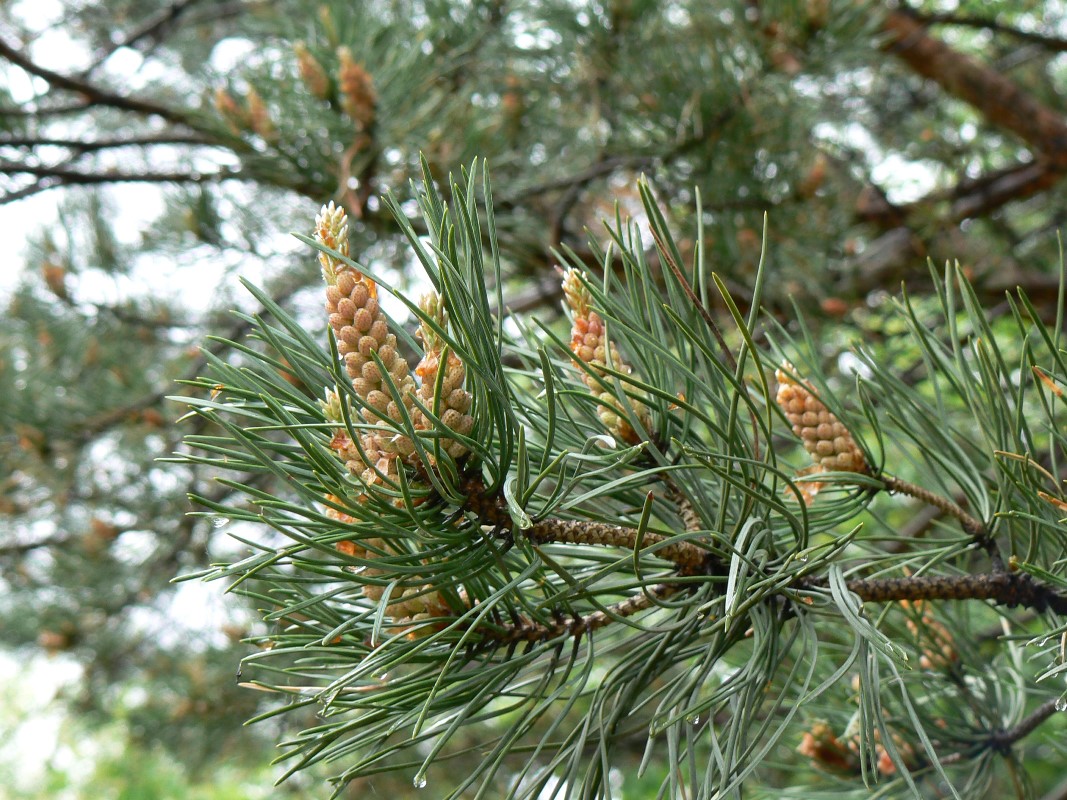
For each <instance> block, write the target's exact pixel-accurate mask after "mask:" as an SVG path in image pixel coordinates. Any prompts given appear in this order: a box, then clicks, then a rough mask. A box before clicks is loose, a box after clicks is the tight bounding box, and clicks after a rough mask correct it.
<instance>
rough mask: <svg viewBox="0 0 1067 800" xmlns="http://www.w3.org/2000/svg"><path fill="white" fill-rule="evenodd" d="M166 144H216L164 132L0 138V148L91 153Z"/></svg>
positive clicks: (186, 135) (181, 134)
mask: <svg viewBox="0 0 1067 800" xmlns="http://www.w3.org/2000/svg"><path fill="white" fill-rule="evenodd" d="M168 144H192V145H198V144H202V145H214V146H217V145H218V142H215V141H212V140H211V139H208V138H205V137H203V136H199V135H197V134H189V133H174V132H169V131H164V132H162V133H154V134H150V135H146V136H129V137H119V138H114V139H95V140H94V139H62V138H49V137H47V136H0V147H65V148H68V149H71V150H79V151H81V152H82V153H92V152H96V151H98V150H110V149H112V148H116V147H150V146H155V145H168Z"/></svg>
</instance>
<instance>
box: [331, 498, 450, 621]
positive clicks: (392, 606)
mask: <svg viewBox="0 0 1067 800" xmlns="http://www.w3.org/2000/svg"><path fill="white" fill-rule="evenodd" d="M327 500H329V501H331V502H333V503H338V504H339V503H340V502H341V500H340V498H338V497H335V496H332V495H331V496H329V497H327ZM326 516H328V517H330V518H331V519H335V520H337V521H338V522H344V523H351V522H355V521H356V518H355V517H352V516H351V515H349V514H345V513H344V512H343V511H337V510H336V509H334V508H330V507H327V509H326ZM337 549H338V551H340V552H342V553H344V554H345V555H347V556H352V557H353V558H359V559H366V560H368V561H373V560H374V559H376V558H378V557H379V556H380V551H382V550H385V549H386V544H385V541H384V540H383V539H362V540H360V542H354V541H352V540H345V541H342V542H338V543H337ZM360 574H361V575H363V576H365V577H368V578H382V577H384V576H386V575H387V574H388V573H387V571H386V570H384V569H379V568H378V567H372V566H367V567H364V568H363V569H362V571H361V573H360ZM363 596H364V597H366V598H368V599H369V600H372V601H374V602H375V603H378V602H381V600H382V598H383V597H384V596H385V586H384V585H381V584H377V583H364V584H363ZM385 613H386V614H388V615H389V616H390V617H392V619H393V623H394V625H395V626H396V627H398V628H402V629H403V628H408V627H410V626H413V625H418V624H419V623H420V622H423V621H425V620H428V619H432V618H435V617H450V616H452V609H451V608H450V607H449V605H448V603H446V602H445V600H444V598H443V597H441V595H440V593H439V592H437V591H436V590H435V589H433V587H431V586H430V585H429V584H427V585H424V586H412V587H409V588H406V589H400V588H399V587H397V588H395V589H394V590H393V593H392V594H391V595H390V596H389V603H388V605H387V606H386V607H385ZM430 630H432V629H431V628H426V627H420V628H418V629H417V630H416V631H414V632H413V634H412V635H419V634H420V633H428V632H430Z"/></svg>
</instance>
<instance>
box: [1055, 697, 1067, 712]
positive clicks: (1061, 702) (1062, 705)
mask: <svg viewBox="0 0 1067 800" xmlns="http://www.w3.org/2000/svg"><path fill="white" fill-rule="evenodd" d="M1056 710H1057V711H1067V697H1059V698H1057V699H1056Z"/></svg>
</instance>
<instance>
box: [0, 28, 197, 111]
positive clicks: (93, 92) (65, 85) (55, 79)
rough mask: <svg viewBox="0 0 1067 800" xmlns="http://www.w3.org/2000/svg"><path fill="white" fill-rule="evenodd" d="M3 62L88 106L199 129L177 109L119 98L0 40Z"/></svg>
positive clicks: (129, 98) (134, 98) (135, 98)
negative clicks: (146, 116)
mask: <svg viewBox="0 0 1067 800" xmlns="http://www.w3.org/2000/svg"><path fill="white" fill-rule="evenodd" d="M0 58H4V59H6V60H8V61H10V62H11V63H12V64H14V65H15V66H17V67H21V68H22V69H24V70H25V71H26V72H28V73H30V74H31V75H36V76H37V77H38V78H43V79H44V80H46V81H47V82H48V83H49V84H51V85H52V86H54V87H56V88H57V89H63V90H65V91H68V92H75V93H77V94H79V95H81V96H82V97H84V98H85V106H86V107H89V106H93V105H101V106H109V107H110V108H117V109H120V110H122V111H132V112H134V113H136V114H147V115H150V116H157V117H160V118H161V119H165V120H167V121H168V122H173V123H175V124H177V125H188V126H189V127H191V128H196V127H197V126H196V125H195V124H194V123H193V121H192V118H191V117H189V116H188V115H186V114H184V113H182V112H181V111H178V110H176V109H173V108H168V107H167V106H162V105H159V104H158V103H153V102H151V101H148V100H142V99H140V98H138V97H132V96H128V95H121V94H116V93H115V92H112V91H110V90H108V89H103V88H101V87H99V86H96V85H95V84H92V83H90V82H88V81H86V80H82V79H81V78H76V77H71V76H69V75H63V74H61V73H59V72H55V71H53V70H50V69H47V68H46V67H42V66H40V65H39V64H37V63H35V62H34V61H32V60H31V59H30V58H29V57H27V56H26V55H24V54H23V53H22V52H20V51H19V50H18V49H17V48H15V47H12V46H11V45H9V44H8V43H7V42H5V41H4V40H3V39H0Z"/></svg>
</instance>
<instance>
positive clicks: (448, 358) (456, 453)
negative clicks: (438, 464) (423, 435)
mask: <svg viewBox="0 0 1067 800" xmlns="http://www.w3.org/2000/svg"><path fill="white" fill-rule="evenodd" d="M419 306H420V308H422V310H423V311H424V312H425V313H426V315H427V316H428V317H429V318H430V319H432V320H433V321H434V322H435V323H436V324H437V325H438V326H439V327H440V328H442V329H443V328H444V327H445V325H447V324H448V317H447V315H446V314H445V310H444V307H443V305H442V303H441V298H440V297H438V295H437V294H436V293H433V292H431V293H430V294H427V295H426V296H425V297H423V298H422V302H421V303H420V304H419ZM418 337H419V339H420V341H421V342H422V348H423V353H424V355H423V357H422V360H421V361H420V362H419V364H418V366H416V367H415V374H416V375H418V377H419V378H420V379H421V381H422V385H420V386H419V388H418V392H417V394H418V398H419V402H420V403H422V405H423V406H425V407H426V408H427V409H429V411H430V412H431V413H432V414H433V415H434V416H436V417H437V418H438V419H440V420H441V422H442V423H443V424H444V426H445V427H446V428H449V429H450V430H453V431H455V432H456V433H458V434H460V435H461V436H468V435H470V432H471V429H472V428H473V427H474V418H473V417H472V416H471V415H470V414H469V413H468V412H469V411H470V408H471V402H472V399H473V398H472V397H471V393H470V392H468V391H467V390H465V389H464V388H463V381H464V379H465V378H466V376H467V368H466V367H465V366H464V365H463V362H462V361H461V360H460V358H459V357H458V356H457V355H456V354H455V353H453V352H452V351H451V350H450V349H448V347H446V346H445V344H444V342H442V341H441V338H440V337H439V336H438V335H437V332H436V331H435V330H434V329H433V328H432V327H430V326H429V325H427V324H426V323H423V324H422V325H420V326H419V332H418ZM412 421H413V422H414V424H415V428H416V429H419V430H430V429H432V428H433V427H434V424H433V422H432V420H430V419H429V418H428V417H427V416H426V414H425V413H423V411H422V409H420V408H416V409H415V410H414V412H413V413H412ZM443 447H444V448H445V450H446V452H447V453H448V454H449V455H450V456H452V458H459V457H460V456H462V455H464V454H465V453H466V452H467V448H466V446H464V445H463V444H462V443H461V442H458V441H456V440H455V439H450V440H448V441H447V443H445V444H443Z"/></svg>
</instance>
